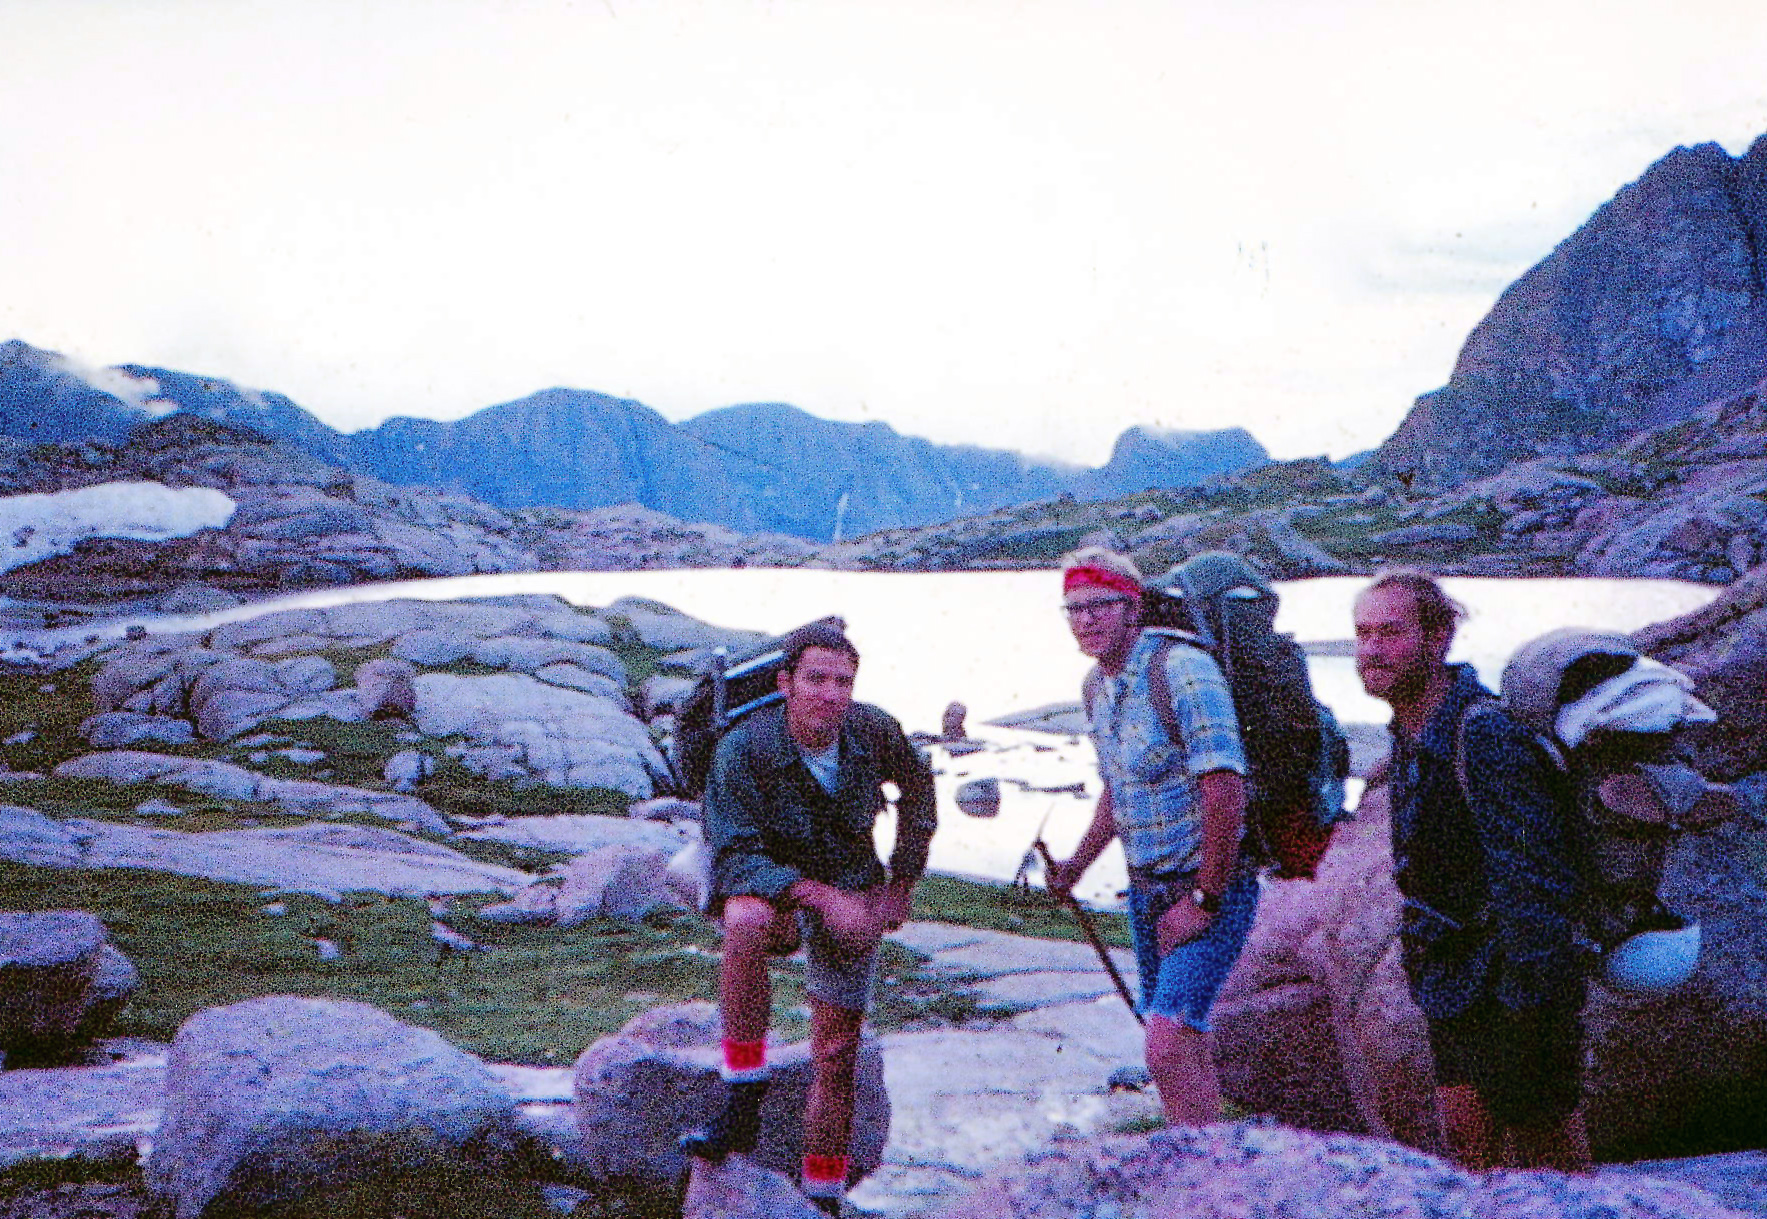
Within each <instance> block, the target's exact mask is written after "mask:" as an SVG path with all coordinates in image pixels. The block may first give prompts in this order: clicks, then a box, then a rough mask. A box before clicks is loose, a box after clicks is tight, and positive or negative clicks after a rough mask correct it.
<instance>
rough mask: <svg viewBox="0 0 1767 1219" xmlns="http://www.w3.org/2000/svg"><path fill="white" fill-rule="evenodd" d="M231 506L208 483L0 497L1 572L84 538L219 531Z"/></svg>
mask: <svg viewBox="0 0 1767 1219" xmlns="http://www.w3.org/2000/svg"><path fill="white" fill-rule="evenodd" d="M235 506H236V505H235V504H234V502H233V500H232V499H231V498H230V497H228V496H226V495H223V494H222V493H221V492H219V491H216V490H215V489H213V488H212V487H168V486H165V485H164V484H162V483H154V482H125V483H100V484H99V485H97V486H95V487H81V488H79V489H78V490H75V491H54V492H50V493H48V494H37V493H32V494H29V495H8V496H4V497H0V572H3V571H11V570H12V569H13V568H15V567H24V566H26V565H27V564H30V563H39V562H42V561H43V560H44V559H47V558H51V557H52V556H54V555H58V554H67V553H68V552H69V551H71V550H72V549H73V548H74V546H75V545H76V544H77V543H79V542H81V541H83V540H85V539H86V538H136V539H139V540H141V541H148V542H163V541H166V540H167V539H169V538H184V537H189V536H190V535H191V534H193V533H196V532H197V531H198V530H202V529H219V528H221V527H222V526H224V525H226V523H227V522H228V521H229V520H230V519H232V516H233V509H234V508H235Z"/></svg>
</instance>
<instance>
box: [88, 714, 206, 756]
mask: <svg viewBox="0 0 1767 1219" xmlns="http://www.w3.org/2000/svg"><path fill="white" fill-rule="evenodd" d="M80 735H81V736H82V737H84V738H85V739H86V740H87V741H88V742H89V743H91V744H93V745H96V746H97V747H98V748H100V749H121V748H124V747H126V746H129V745H134V744H138V743H139V742H142V741H164V742H166V743H167V744H171V745H182V744H185V743H187V742H190V741H194V740H195V739H196V729H195V728H194V727H192V726H191V723H190V721H189V720H181V719H174V718H173V717H171V716H168V715H142V714H140V713H139V712H134V711H103V712H100V713H99V714H97V715H94V716H89V717H87V719H86V720H85V721H84V722H82V723H81V724H80Z"/></svg>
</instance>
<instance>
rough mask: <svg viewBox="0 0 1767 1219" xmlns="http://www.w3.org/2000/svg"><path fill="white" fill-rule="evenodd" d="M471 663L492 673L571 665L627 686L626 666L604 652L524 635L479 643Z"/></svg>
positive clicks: (576, 644)
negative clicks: (498, 670)
mask: <svg viewBox="0 0 1767 1219" xmlns="http://www.w3.org/2000/svg"><path fill="white" fill-rule="evenodd" d="M471 655H472V659H473V660H475V661H477V662H478V663H479V664H482V665H489V666H490V667H492V668H494V669H513V670H516V671H518V672H522V673H532V672H533V671H534V670H536V669H540V668H544V667H545V666H547V665H554V664H573V665H576V666H577V667H579V668H582V669H587V670H588V671H589V672H591V673H599V674H601V675H602V676H603V677H606V678H608V679H609V680H610V681H613V682H615V683H617V684H618V685H620V686H622V687H623V686H624V685H625V684H626V666H625V663H624V662H622V661H621V660H620V658H619V657H618V656H616V655H614V654H613V653H612V652H610V651H608V650H607V649H606V648H603V647H598V646H596V645H595V644H592V643H577V642H574V641H573V640H569V639H536V638H533V637H532V636H525V635H503V636H496V637H493V638H491V639H482V640H479V641H478V642H477V643H476V644H474V645H473V649H472V653H471Z"/></svg>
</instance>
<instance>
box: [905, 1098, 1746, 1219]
mask: <svg viewBox="0 0 1767 1219" xmlns="http://www.w3.org/2000/svg"><path fill="white" fill-rule="evenodd" d="M938 1214H939V1215H940V1216H941V1217H942V1219H1000V1217H1001V1216H1005V1215H1011V1216H1013V1217H1014V1219H1067V1217H1069V1216H1075V1215H1089V1216H1099V1217H1100V1219H1102V1217H1103V1216H1107V1215H1109V1216H1119V1215H1120V1216H1129V1215H1136V1216H1141V1215H1146V1216H1154V1215H1158V1216H1174V1217H1175V1216H1191V1215H1196V1216H1203V1215H1208V1216H1227V1215H1234V1216H1240V1215H1253V1214H1257V1215H1294V1216H1303V1215H1304V1216H1315V1215H1317V1216H1339V1215H1342V1216H1350V1215H1354V1216H1358V1217H1360V1216H1369V1217H1371V1219H1372V1217H1373V1216H1400V1215H1404V1216H1422V1215H1430V1216H1449V1215H1453V1216H1464V1217H1466V1219H1475V1217H1476V1219H1523V1217H1524V1216H1525V1217H1527V1219H1598V1217H1599V1219H1666V1217H1667V1216H1676V1217H1677V1219H1737V1216H1738V1212H1736V1211H1734V1210H1731V1209H1730V1208H1728V1207H1725V1206H1723V1205H1722V1204H1720V1203H1719V1202H1718V1201H1717V1200H1716V1199H1715V1198H1713V1197H1712V1196H1711V1195H1709V1194H1706V1193H1703V1192H1702V1191H1700V1190H1698V1189H1695V1188H1692V1187H1690V1186H1687V1185H1682V1184H1678V1183H1672V1182H1666V1181H1659V1180H1655V1179H1652V1178H1649V1177H1616V1176H1608V1175H1605V1174H1593V1175H1583V1174H1564V1173H1556V1172H1550V1171H1536V1172H1492V1173H1470V1172H1465V1171H1462V1170H1460V1169H1457V1168H1455V1167H1454V1166H1453V1165H1451V1164H1449V1163H1447V1162H1446V1161H1444V1160H1440V1159H1437V1158H1436V1157H1434V1156H1430V1155H1425V1154H1422V1153H1420V1152H1418V1151H1415V1150H1413V1149H1411V1148H1409V1147H1402V1146H1399V1145H1397V1144H1394V1143H1391V1142H1387V1141H1384V1140H1380V1139H1373V1138H1364V1137H1358V1136H1354V1135H1343V1134H1316V1133H1314V1132H1312V1131H1307V1130H1298V1129H1294V1128H1292V1127H1287V1126H1278V1125H1274V1124H1270V1125H1265V1124H1257V1123H1251V1122H1237V1123H1228V1122H1220V1123H1216V1124H1214V1125H1211V1126H1205V1127H1201V1128H1174V1129H1168V1130H1160V1131H1156V1132H1154V1133H1152V1134H1148V1135H1141V1136H1129V1137H1122V1138H1112V1139H1085V1140H1074V1141H1070V1142H1064V1143H1062V1144H1060V1145H1059V1146H1057V1147H1053V1148H1051V1149H1049V1150H1048V1151H1047V1152H1045V1153H1044V1154H1041V1155H1039V1156H1037V1157H1036V1159H1035V1160H1034V1161H1033V1162H1029V1163H1025V1164H1015V1165H1010V1166H1002V1168H1001V1169H1000V1170H999V1171H997V1172H994V1173H990V1174H989V1176H988V1178H987V1179H986V1180H985V1181H983V1182H982V1183H981V1184H980V1185H978V1186H977V1187H976V1188H975V1189H974V1190H972V1191H970V1192H969V1193H968V1194H967V1195H966V1196H965V1197H964V1198H963V1199H961V1200H960V1201H958V1202H956V1203H955V1204H954V1205H952V1206H950V1207H949V1208H947V1209H945V1210H942V1211H939V1212H938Z"/></svg>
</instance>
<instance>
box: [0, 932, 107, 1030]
mask: <svg viewBox="0 0 1767 1219" xmlns="http://www.w3.org/2000/svg"><path fill="white" fill-rule="evenodd" d="M105 947H106V938H105V930H104V924H103V923H102V922H100V921H99V919H98V917H97V916H96V915H94V914H91V913H88V912H87V911H84V910H46V911H33V912H11V911H7V912H0V1051H6V1052H11V1051H14V1050H19V1049H24V1048H30V1049H42V1050H47V1051H49V1052H51V1053H59V1052H65V1051H68V1050H71V1049H73V1048H74V1046H75V1044H76V1042H77V1039H78V1034H79V1030H80V1028H81V1026H82V1024H83V1023H84V1022H85V1021H86V1020H87V1017H88V1015H89V1013H90V1011H91V1009H92V1007H93V1006H94V1005H95V1004H97V1003H98V1002H99V1001H100V1000H101V998H102V996H100V995H99V994H98V993H97V982H98V973H99V965H100V954H101V952H102V950H103V949H104V948H105ZM119 955H120V954H119ZM124 964H125V965H126V964H127V960H126V959H125V961H124ZM112 975H113V980H116V974H115V971H114V970H113V971H112ZM113 989H115V988H114V987H113Z"/></svg>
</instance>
